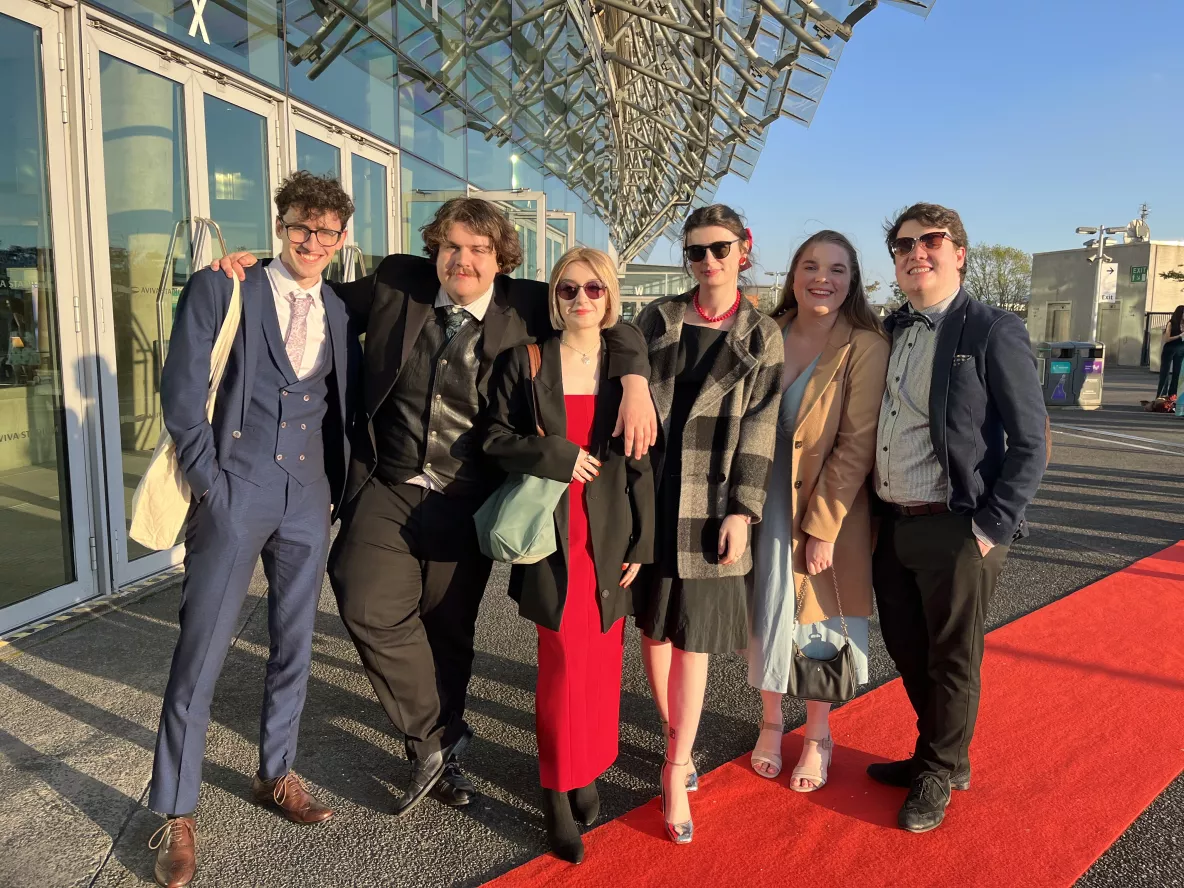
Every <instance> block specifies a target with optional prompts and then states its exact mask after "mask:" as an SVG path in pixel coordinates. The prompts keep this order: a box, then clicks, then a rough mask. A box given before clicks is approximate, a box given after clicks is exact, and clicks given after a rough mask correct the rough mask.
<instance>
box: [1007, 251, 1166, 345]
mask: <svg viewBox="0 0 1184 888" xmlns="http://www.w3.org/2000/svg"><path fill="white" fill-rule="evenodd" d="M1156 246H1158V245H1153V244H1146V243H1143V244H1116V245H1114V246H1111V247H1108V248H1107V253H1108V254H1109V255H1110V256H1111V258H1113V259H1114V261H1115V262H1116V263H1117V264H1118V302H1117V303H1109V304H1107V303H1103V304H1102V305H1100V306H1099V309H1098V339H1099V341H1101V342H1105V343H1106V358H1107V360H1106V362H1107V364H1109V365H1110V366H1124V367H1137V366H1138V365H1139V358H1140V356H1141V354H1142V349H1143V324H1144V315H1145V313H1146V312H1147V310H1148V309H1147V306H1148V296H1149V292H1150V290H1151V287H1152V273H1153V269H1152V267H1151V266H1152V250H1153V249H1154V248H1155V247H1156ZM1173 249H1175V248H1173ZM1086 255H1087V251H1086V250H1085V249H1084V248H1082V249H1077V250H1061V251H1058V252H1055V253H1037V254H1035V255H1034V256H1033V257H1032V298H1031V301H1030V302H1029V303H1028V320H1027V324H1028V334H1029V336H1031V337H1032V341H1033V342H1041V341H1043V340H1045V339H1046V338H1047V336H1048V335H1049V319H1050V315H1051V311H1050V308H1049V306H1050V305H1054V304H1056V303H1062V304H1063V303H1068V304H1069V306H1070V321H1069V337H1070V338H1071V339H1075V340H1082V341H1088V340H1090V339H1092V338H1093V335H1092V331H1091V330H1090V316H1091V306H1092V303H1093V299H1094V286H1095V284H1094V281H1095V277H1094V276H1095V274H1096V271H1095V268H1094V264H1093V263H1091V262H1087V261H1086ZM1172 255H1173V257H1174V255H1175V254H1174V253H1173V254H1172ZM1180 261H1181V262H1184V256H1182V257H1181V259H1180ZM1140 265H1145V266H1148V269H1147V275H1146V280H1145V281H1143V282H1134V281H1132V280H1131V268H1132V267H1135V266H1140ZM1165 283H1166V282H1165Z"/></svg>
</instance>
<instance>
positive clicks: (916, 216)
mask: <svg viewBox="0 0 1184 888" xmlns="http://www.w3.org/2000/svg"><path fill="white" fill-rule="evenodd" d="M905 222H920V223H921V224H922V225H932V226H933V227H934V228H944V229H946V230H947V231H948V232H949V233H950V237H952V238H953V239H954V246H957V247H965V248H966V249H968V250H969V249H970V238H968V237H967V236H966V227H965V226H964V225H963V224H962V217H961V216H959V215H958V212H957V211H956V210H951V209H950V208H949V207H943V206H942V205H941V204H931V203H915V204H913V205H912V206H911V207H908V208H906V209H903V210H901V211H900V212H899V213H897V214H896V218H895V219H889V220H888V221H886V222H885V223H884V235H885V237H884V240H885V241H886V242H887V244H888V255H890V256H891V257H892V261H893V262H895V261H896V254H895V253H894V252H892V243H893V241H895V240H896V236H897V235H898V234H900V226H902V225H904V223H905ZM958 273H959V275H961V277H962V280H966V263H965V262H963V263H962V267H961V268H960V269H958Z"/></svg>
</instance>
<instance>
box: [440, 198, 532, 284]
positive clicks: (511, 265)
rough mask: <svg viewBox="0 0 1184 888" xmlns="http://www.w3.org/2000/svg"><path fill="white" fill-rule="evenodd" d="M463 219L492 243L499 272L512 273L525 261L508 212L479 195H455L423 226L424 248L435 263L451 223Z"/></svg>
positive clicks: (474, 232)
mask: <svg viewBox="0 0 1184 888" xmlns="http://www.w3.org/2000/svg"><path fill="white" fill-rule="evenodd" d="M457 222H460V223H461V224H463V225H465V226H467V227H468V228H469V230H470V231H472V232H473V234H477V235H481V236H482V237H487V238H489V239H490V240H491V241H492V242H493V253H494V255H495V256H496V257H497V267H498V271H500V272H502V274H509V273H510V272H511V271H513V270H514V269H515V268H517V267H518V266H519V265H521V264H522V244H521V243H520V242H519V241H518V232H517V231H515V230H514V225H513V223H511V222H510V220H509V219H507V218H506V216H505V214H504V213H502V212H501V210H499V209H498V208H497V207H495V206H494V205H493V204H491V203H490V202H489V201H487V200H482V199H481V198H479V197H454V198H452V199H451V200H448V201H445V202H444V205H443V206H442V207H440V209H438V210H437V211H436V215H435V216H433V217H432V221H431V222H429V223H428V224H427V225H425V226H423V228H421V229H420V231H421V232H422V233H423V251H424V252H425V253H427V254H428V257H429V258H430V259H431V260H432V261H433V262H435V261H436V256H437V255H438V254H439V252H440V247H441V246H443V244H444V242H445V241H446V240H448V232H449V230H450V229H451V228H452V226H453V225H454V224H455V223H457Z"/></svg>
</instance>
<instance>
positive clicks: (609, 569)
mask: <svg viewBox="0 0 1184 888" xmlns="http://www.w3.org/2000/svg"><path fill="white" fill-rule="evenodd" d="M549 299H550V307H551V319H552V323H553V324H554V326H555V328H556V329H557V330H559V336H556V337H552V338H550V339H548V340H546V341H545V342H543V343H542V347H541V352H540V353H539V359H540V363H539V366H538V369H537V371H536V372H537V376H536V377H535V379H534V380H533V383H532V381H531V378H530V374H531V369H532V368H531V357H530V353H529V351H528V347H527V346H519V347H518V348H516V349H514V350H513V351H512V352H508V353H506V354H504V355H503V356H502V359H501V361H500V363H499V365H497V366H495V369H494V371H493V377H492V379H491V381H490V416H489V432H488V434H487V437H486V439H485V443H484V451H485V456H486V457H487V458H488V459H489V461H490V463H491V464H492V465H493V466H495V467H497V468H498V469H501V470H503V471H505V472H507V473H521V474H527V475H535V476H538V477H542V478H551V479H553V480H555V481H562V482H570V485H569V487H568V488H567V492H566V493H564V495H563V498H562V499H561V500H560V501H559V506H558V508H557V509H556V510H555V519H554V520H555V528H556V537H557V539H558V540H559V549H558V550H557V551H556V552H554V553H553V554H551V555H550V556H549V557H547V558H544V559H543V560H542V561H539V562H536V563H535V564H522V565H515V566H514V567H513V569H512V570H511V571H510V596H511V597H512V598H513V599H514V600H515V601H517V602H518V611H519V613H520V614H522V616H524V617H526V618H527V619H528V620H531V621H532V622H534V623H535V624H536V627H537V630H538V637H539V644H538V664H539V665H538V683H537V687H536V690H535V733H536V734H537V736H538V749H539V780H540V782H541V784H542V789H543V814H544V820H545V822H546V828H547V837H548V839H549V840H550V842H551V847H552V849H553V850H554V851H555V853H556V855H558V856H559V857H560V858H561V859H563V860H566V861H569V862H571V863H579V862H580V861H581V860H583V859H584V844H583V841H582V840H581V838H580V833H579V829H578V827H577V826H576V820H577V819H578V820H579V821H580V822H581V823H583V824H584V825H586V826H587V825H591V824H592V823H593V821H595V819H596V815H597V813H598V812H599V811H600V794H599V792H598V790H597V787H596V778H597V777H599V776H600V775H601V774H603V773H604V772H605V771H606V770H607V769H608V768H609V766H610V765H612V763H613V762H614V761H615V760H616V758H617V743H618V730H619V727H620V712H621V658H622V656H623V654H624V649H625V617H626V615H628V614H631V613H633V590H632V589H631V588H630V586H631V585H632V583H633V580H634V579H635V578H636V576H637V572H638V569H639V568H640V567H641V564H642V563H648V562H649V561H650V560H651V558H652V554H653V548H654V479H653V476H652V475H651V474H650V461H649V457H648V455H647V456H643V457H640V458H633V457H628V456H626V455H625V446H624V443H623V440H622V439H621V438H620V437H616V438H614V437H613V435H612V432H613V424H614V421H615V420H616V417H617V413H618V411H619V410H620V404H621V398H622V389H621V382H620V380H619V379H610V378H609V376H608V374H607V372H605V370H606V369H607V366H608V363H609V359H610V355H611V352H612V350H613V348H614V347H615V345H616V340H613V339H610V338H608V337H605V336H604V335H603V333H604V330H605V329H607V328H610V327H612V326H613V324H614V323H616V320H617V317H618V316H619V314H620V311H621V293H620V288H619V284H618V282H617V272H616V268H615V267H614V265H613V262H612V260H611V259H610V258H609V257H608V255H606V254H605V253H602V252H600V251H599V250H592V249H587V248H583V247H581V248H577V249H575V250H571V251H570V252H568V253H566V254H565V255H563V256H562V257H561V258H560V259H559V261H558V262H557V263H556V265H555V269H554V272H553V273H552V275H551V290H550V294H549ZM532 389H533V392H532ZM536 405H537V409H538V414H537V416H536V413H535V408H536ZM539 427H541V430H542V432H543V434H542V435H541V436H540V435H539V434H538V432H537V429H538V428H539Z"/></svg>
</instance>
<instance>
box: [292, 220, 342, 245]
mask: <svg viewBox="0 0 1184 888" xmlns="http://www.w3.org/2000/svg"><path fill="white" fill-rule="evenodd" d="M280 225H282V226H284V231H286V232H288V240H290V241H291V242H292V243H294V244H302V243H304V242H305V241H306V240H308V239H309V238H310V237H312V236H313V235H314V234H315V235H316V236H317V243H318V244H320V245H321V246H322V247H335V246H337V242H338V241H340V240H341V232H340V231H336V230H335V229H332V228H309V227H308V226H307V225H289V224H288V223H287V222H285V221H284V220H283V219H281V220H280Z"/></svg>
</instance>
